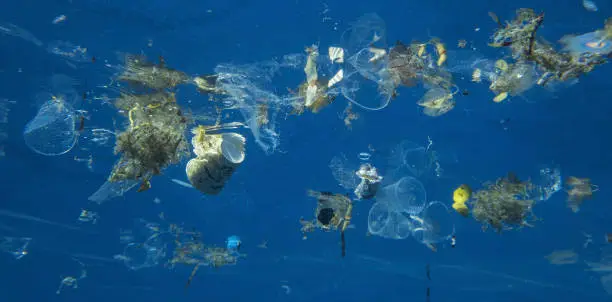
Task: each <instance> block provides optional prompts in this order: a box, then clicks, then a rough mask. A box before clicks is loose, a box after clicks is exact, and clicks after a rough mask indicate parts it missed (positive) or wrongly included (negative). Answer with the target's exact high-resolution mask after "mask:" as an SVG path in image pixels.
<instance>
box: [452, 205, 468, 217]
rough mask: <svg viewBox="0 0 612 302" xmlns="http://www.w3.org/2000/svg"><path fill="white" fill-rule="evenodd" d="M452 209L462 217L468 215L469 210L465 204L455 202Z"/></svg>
mask: <svg viewBox="0 0 612 302" xmlns="http://www.w3.org/2000/svg"><path fill="white" fill-rule="evenodd" d="M453 209H455V211H457V213H459V214H461V216H463V217H467V216H468V215H469V214H470V209H469V208H468V207H467V206H466V205H465V203H460V202H455V203H453Z"/></svg>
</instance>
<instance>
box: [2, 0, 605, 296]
mask: <svg viewBox="0 0 612 302" xmlns="http://www.w3.org/2000/svg"><path fill="white" fill-rule="evenodd" d="M599 2H600V3H598V6H599V11H598V12H596V13H593V12H588V11H586V10H584V9H583V8H582V6H581V3H580V1H552V0H546V1H536V2H534V1H524V0H518V1H508V2H506V3H503V4H502V3H496V2H492V1H487V2H483V1H473V0H470V1H343V2H333V3H332V2H328V3H326V4H324V3H323V2H317V1H299V0H294V1H263V2H261V1H259V2H258V1H248V0H241V1H234V0H229V1H221V2H205V1H178V2H170V1H158V0H154V1H138V0H137V1H130V2H126V1H115V0H100V1H59V0H57V1H22V2H18V1H11V3H8V2H7V3H5V4H4V6H3V9H2V10H0V22H2V23H1V24H6V23H12V24H15V25H18V26H19V27H21V28H24V29H27V30H28V31H29V32H31V33H32V34H33V35H35V36H36V37H37V38H38V39H40V40H41V41H42V42H43V43H44V44H45V45H43V46H37V45H36V44H35V43H32V42H28V41H25V40H24V39H20V38H19V37H14V36H10V35H1V34H0V43H1V45H2V47H0V58H1V59H0V98H4V99H8V100H12V101H15V102H16V103H15V104H12V105H11V111H10V115H9V123H8V124H7V133H8V136H9V138H8V140H7V141H6V142H5V143H4V144H5V147H4V150H5V152H6V156H5V157H2V158H0V171H1V172H0V192H1V193H0V194H2V195H0V196H1V197H0V206H1V209H2V210H6V211H11V212H12V213H27V215H31V216H34V217H39V218H42V219H46V220H49V221H53V222H55V223H60V224H64V225H70V226H78V227H79V228H80V230H79V231H74V230H71V229H67V228H64V227H61V226H57V225H50V224H45V223H41V222H40V221H38V222H36V221H32V220H28V219H19V218H15V217H8V216H0V224H1V225H2V226H3V228H1V229H0V235H2V236H17V237H23V236H25V237H31V238H33V239H32V242H31V245H30V247H29V248H30V252H29V254H28V255H27V256H25V257H23V258H22V259H20V260H15V259H14V258H12V257H11V256H10V255H9V254H1V255H0V268H1V269H0V301H7V302H13V301H85V300H87V301H92V302H95V301H111V300H113V301H192V300H198V301H221V300H225V301H247V300H248V301H251V300H252V301H315V300H316V301H426V299H427V297H426V290H427V288H428V287H429V288H430V297H429V301H432V302H434V301H474V302H476V301H559V302H565V301H609V300H610V296H609V295H608V294H607V293H606V291H605V290H604V289H603V287H602V284H601V282H600V280H599V279H600V277H601V275H600V274H598V273H596V272H591V271H585V269H587V268H588V266H587V265H586V264H585V263H584V261H590V262H597V261H599V257H600V256H599V255H600V249H601V248H602V247H604V245H605V244H606V243H605V241H604V234H606V232H609V231H610V230H612V220H611V219H610V211H612V205H610V204H609V203H608V202H607V200H609V199H610V197H611V196H610V193H609V191H608V190H607V189H608V186H607V184H609V183H610V181H612V179H611V178H610V176H609V173H608V171H609V169H610V168H612V161H611V160H612V153H611V152H610V151H609V150H610V144H609V143H608V138H609V129H610V121H611V117H612V105H611V104H610V102H609V100H610V97H611V95H612V88H610V85H609V83H610V82H609V77H610V74H611V72H612V69H611V67H610V66H609V65H604V66H600V67H598V68H596V70H595V71H593V72H592V73H590V74H588V75H586V76H584V77H582V78H580V81H579V83H577V84H575V85H572V86H569V87H565V88H560V89H558V90H557V91H546V90H544V89H540V88H535V89H533V90H530V91H529V92H527V93H526V94H525V95H524V98H513V99H512V100H511V101H510V102H507V103H503V104H495V103H493V102H491V97H492V95H491V93H490V92H489V91H487V87H486V85H475V84H472V83H467V84H464V86H462V88H466V89H468V90H469V91H470V95H469V96H457V97H456V99H457V107H456V108H455V109H454V110H452V111H451V112H449V113H448V114H446V115H443V116H441V117H438V118H431V117H428V116H425V115H423V114H422V113H421V111H420V109H419V108H418V106H416V104H415V102H416V101H417V100H418V99H419V97H420V95H422V93H423V90H422V89H420V88H415V89H414V90H410V89H405V88H404V89H403V90H400V96H398V98H397V99H396V100H394V101H393V102H392V103H391V105H390V106H389V107H388V108H386V109H385V110H382V111H379V112H363V111H359V114H360V115H361V118H360V119H359V120H357V121H355V122H354V123H353V128H352V130H350V131H349V130H347V129H346V128H345V127H344V125H343V122H342V120H341V119H339V118H338V114H339V113H341V112H342V110H344V108H345V106H346V101H345V100H343V99H339V100H337V101H336V102H334V103H333V104H332V105H331V106H329V107H328V108H325V109H324V110H323V111H322V112H321V113H320V114H318V115H312V114H305V115H302V116H299V117H295V116H293V117H289V118H288V119H287V120H284V119H280V120H279V128H280V138H281V150H279V151H280V152H276V153H275V154H273V155H270V156H267V155H265V154H264V153H263V152H262V150H261V149H260V148H259V147H258V146H257V145H256V144H248V142H249V141H252V138H251V137H250V136H249V135H250V133H249V132H245V133H244V134H245V135H247V151H246V152H247V159H246V161H245V162H244V164H243V165H242V166H241V167H239V169H238V170H237V172H236V173H235V174H234V175H233V176H232V178H231V180H230V181H229V182H228V184H227V185H226V187H225V189H224V191H223V193H222V194H221V195H219V196H214V197H203V196H202V194H201V193H199V192H197V191H195V190H193V189H188V188H184V187H181V186H178V185H176V184H174V183H172V182H171V181H170V179H172V178H178V179H183V180H184V179H185V177H184V170H183V168H182V167H179V166H177V167H171V168H169V169H167V170H166V171H164V173H163V175H162V176H159V177H157V178H154V180H153V181H152V185H153V187H152V188H151V189H150V190H148V191H146V192H142V193H136V192H134V191H132V192H128V193H127V194H126V195H125V196H124V197H121V198H117V199H113V200H110V201H107V202H105V203H104V204H102V205H99V206H98V205H95V204H90V203H89V202H88V200H87V197H88V196H90V195H91V193H92V192H94V191H95V190H96V189H97V188H98V187H99V186H100V185H101V184H102V183H103V182H104V180H105V179H106V177H107V175H108V173H109V171H110V169H111V167H112V165H113V163H114V162H115V160H116V158H117V157H116V156H115V155H113V153H112V147H105V148H99V149H96V150H94V151H92V155H93V158H94V163H93V172H92V171H89V170H88V169H87V167H86V165H85V163H82V162H77V161H75V160H74V156H83V155H82V154H83V153H78V152H81V151H78V148H75V150H73V151H74V152H71V153H68V154H65V155H63V156H58V157H45V156H42V155H39V154H36V153H34V152H32V151H31V150H29V149H28V148H27V146H26V145H25V144H24V141H23V138H22V132H23V128H24V126H25V124H26V123H27V122H28V121H29V120H30V119H31V118H32V117H33V116H34V115H35V114H36V111H37V109H38V107H39V106H40V105H41V104H42V101H41V100H40V98H37V97H36V95H37V94H38V93H40V92H45V88H43V87H42V86H43V85H44V83H46V82H47V80H48V78H49V77H50V76H51V75H53V74H66V75H68V76H70V77H72V78H74V79H77V80H78V81H79V83H80V85H79V86H78V87H79V90H80V91H83V92H84V91H91V92H92V93H94V95H100V94H101V93H102V92H103V90H101V89H99V88H97V86H102V85H105V84H107V83H108V82H109V78H110V77H111V76H113V72H112V70H110V69H109V68H106V67H105V66H104V64H105V63H109V64H113V65H116V64H119V63H120V60H119V58H120V57H119V54H120V53H141V52H143V53H144V54H146V55H148V56H149V57H150V58H153V59H154V58H157V56H159V55H162V56H163V57H164V58H165V60H166V62H167V63H168V64H169V65H170V66H171V67H173V68H176V69H179V70H182V71H185V72H186V73H188V74H190V75H195V74H206V73H211V72H212V70H213V69H214V67H215V66H216V65H217V64H218V63H224V62H231V63H237V64H241V63H251V62H257V61H262V60H269V59H271V58H273V57H279V56H282V55H284V54H289V53H297V52H301V51H302V50H303V48H304V47H305V46H308V45H311V44H313V43H318V42H320V44H321V45H330V44H333V43H337V42H338V41H339V39H340V35H341V33H342V32H343V31H344V30H345V29H347V28H348V26H349V23H350V22H351V21H353V20H356V19H357V18H358V17H359V16H361V15H363V14H365V13H369V12H376V13H378V14H379V15H380V16H381V17H382V18H383V19H384V20H385V22H386V25H387V38H388V41H389V43H392V42H393V41H395V40H402V41H405V42H410V41H411V40H421V41H424V40H427V39H429V38H430V37H431V36H436V37H439V38H441V39H442V40H443V41H447V43H448V44H449V45H453V44H454V43H455V42H456V41H457V40H459V39H465V40H467V41H470V42H473V43H474V45H475V46H476V47H477V48H478V49H479V51H480V52H481V53H482V54H483V55H486V56H490V57H492V58H495V57H497V56H498V55H499V54H500V52H499V50H496V49H492V48H488V47H487V46H486V42H487V38H488V35H489V34H490V33H492V32H493V31H494V29H495V26H496V25H495V24H494V23H493V22H492V21H491V20H490V18H489V16H488V15H487V12H488V11H493V12H496V13H497V14H498V16H499V17H500V18H501V19H502V20H506V19H511V18H512V17H513V16H514V11H515V9H517V8H520V7H531V8H534V9H535V10H536V11H545V12H546V21H545V26H544V27H543V28H542V29H541V30H540V31H539V32H538V34H539V35H542V36H545V37H547V39H548V40H550V41H556V40H558V39H559V38H560V37H561V36H563V35H564V34H568V33H584V32H589V31H592V30H595V29H597V28H601V27H602V24H603V21H604V20H605V18H606V17H607V16H608V15H609V13H610V12H611V11H612V3H610V2H606V1H599ZM326 7H327V8H328V9H329V11H328V12H326V13H324V14H323V11H324V10H325V8H326ZM61 14H64V15H66V16H67V19H66V20H65V21H64V22H62V23H59V24H56V25H53V24H51V21H52V20H53V19H54V18H55V17H56V16H58V15H61ZM324 17H329V18H331V20H325V21H323V18H324ZM475 28H480V30H479V31H475V30H474V29H475ZM57 40H61V41H70V42H71V43H72V44H74V45H81V46H82V47H87V52H88V53H89V54H90V55H93V56H95V57H96V61H95V62H93V63H91V62H71V64H74V66H69V64H67V63H66V61H65V59H63V58H61V57H58V56H56V55H53V54H51V53H49V52H47V50H46V44H47V43H50V42H52V41H57ZM149 41H152V46H151V47H148V46H147V44H148V43H149ZM73 67H76V69H75V68H73ZM108 93H109V95H110V94H112V93H113V92H108ZM178 102H179V104H181V105H183V106H188V107H192V108H204V106H205V104H206V103H207V102H208V100H207V97H205V96H199V95H197V94H196V93H195V92H194V91H193V89H192V87H186V88H181V89H180V90H179V93H178ZM82 108H83V109H86V110H89V111H90V112H91V114H92V120H91V121H90V122H89V123H95V125H96V126H97V127H104V128H108V129H112V127H113V123H112V119H116V120H118V121H119V122H118V125H121V123H122V122H123V120H122V119H123V117H121V116H119V115H117V114H116V113H115V112H114V110H113V109H112V108H111V107H109V106H106V107H104V106H101V105H99V104H98V105H93V104H89V103H87V102H85V103H83V104H82ZM504 119H509V120H508V123H507V124H505V125H501V124H500V120H504ZM504 126H505V127H507V129H506V130H505V129H504ZM427 137H430V138H432V139H433V140H434V143H435V148H437V150H438V151H439V152H441V153H442V154H444V155H445V156H446V157H447V158H452V159H453V160H451V161H450V162H451V163H449V164H448V166H446V167H444V168H445V175H446V177H444V178H441V179H439V180H437V181H430V182H427V183H426V184H425V185H426V188H427V192H428V198H429V199H430V200H440V201H443V202H448V203H449V205H450V202H451V201H450V199H451V194H452V190H453V189H454V188H456V187H457V186H458V185H459V184H461V183H467V184H469V185H470V186H472V187H474V188H477V187H479V185H480V184H481V183H482V182H483V181H485V180H492V179H496V178H497V177H500V176H503V175H505V174H506V173H507V172H508V171H514V172H516V173H517V174H518V175H519V176H521V177H524V178H526V177H528V176H530V175H535V174H536V173H537V170H538V167H539V166H540V165H548V164H555V165H558V166H559V167H561V169H562V171H563V174H564V175H565V176H569V175H575V176H579V177H588V178H590V179H591V180H592V182H593V183H594V184H597V185H598V186H599V188H600V190H599V191H598V192H596V195H595V197H594V199H593V200H588V201H586V202H585V204H584V205H583V206H582V207H581V210H580V212H578V213H576V214H574V213H572V212H571V211H570V210H569V209H568V208H567V207H566V205H565V198H566V194H565V193H563V192H559V193H557V194H555V195H554V196H553V197H552V198H551V199H550V200H548V201H546V202H543V203H539V204H538V205H537V206H536V207H535V209H534V212H535V213H536V215H537V216H538V217H539V218H541V221H538V222H536V223H535V227H534V228H526V229H522V230H514V231H509V232H504V233H502V234H501V235H499V234H496V233H495V232H492V231H490V230H489V231H488V232H482V231H481V226H480V225H479V224H478V223H477V222H476V221H474V220H473V219H468V218H463V217H461V216H459V215H455V214H454V213H453V214H454V215H452V216H451V217H452V219H453V220H454V223H455V226H456V237H457V246H456V247H455V248H451V247H450V244H449V243H448V242H444V243H442V244H441V245H440V246H439V248H438V251H437V252H436V253H433V252H432V251H430V250H429V249H427V248H426V247H425V246H424V245H422V244H420V243H418V242H416V241H415V240H412V239H410V238H409V239H406V240H399V241H394V240H389V239H383V238H379V237H375V236H370V237H368V236H365V233H366V231H367V213H368V209H369V205H370V202H367V201H365V202H360V203H358V204H357V205H356V209H355V212H354V215H353V224H354V225H355V229H349V230H348V231H347V233H346V241H347V256H346V257H345V258H341V257H340V247H339V243H338V241H339V240H338V239H339V238H338V237H339V236H338V234H336V233H323V232H317V233H314V234H310V235H309V238H308V240H302V234H301V233H300V224H299V222H298V220H299V218H300V217H302V216H304V217H308V218H310V215H312V213H313V205H314V199H312V198H310V197H308V196H307V195H306V190H307V189H314V190H320V191H334V192H340V193H344V191H343V189H342V188H340V187H339V186H338V185H337V182H336V181H335V180H334V178H333V176H332V174H331V172H330V170H329V168H328V165H329V162H330V160H331V158H332V157H333V156H336V155H338V154H339V153H341V152H344V153H346V154H347V155H348V156H349V157H350V158H352V159H353V160H354V161H355V162H357V154H358V153H359V152H364V151H367V150H368V145H372V146H373V147H374V148H375V149H377V150H384V149H386V148H387V149H388V148H389V147H391V146H393V145H394V144H396V143H398V142H399V141H402V140H410V141H414V142H419V143H422V144H423V145H425V144H426V143H427ZM77 153H78V154H77ZM381 153H382V152H381ZM376 156H378V155H377V152H373V158H374V159H376ZM380 156H382V155H380ZM155 198H159V199H160V200H161V203H159V204H156V203H154V202H153V200H154V199H155ZM82 208H88V209H93V210H95V211H97V212H98V213H99V215H100V219H99V221H98V223H97V224H95V225H87V224H85V225H83V224H81V225H79V224H77V217H78V215H79V213H80V211H81V209H82ZM160 212H163V213H164V216H165V218H166V220H167V221H168V222H169V223H177V224H182V225H184V226H185V228H196V229H198V230H199V231H201V232H202V233H203V240H204V242H206V243H211V244H223V242H224V240H225V239H226V238H227V237H228V236H230V235H239V236H240V238H241V239H242V249H241V252H243V253H245V254H247V256H246V258H244V259H241V260H240V261H239V262H238V264H237V265H235V266H227V267H221V268H217V269H214V268H210V267H203V268H200V270H199V272H198V274H197V275H196V277H195V278H194V280H193V282H192V284H191V286H190V287H189V288H188V289H185V282H186V280H187V278H188V276H189V274H190V272H191V269H192V267H189V266H182V265H178V266H177V267H176V268H174V269H171V270H169V269H166V268H164V266H163V263H160V265H159V266H157V267H154V268H147V269H142V270H137V271H130V270H128V269H127V268H126V267H125V266H123V265H122V264H121V263H120V262H114V261H112V256H113V255H115V254H119V253H121V252H122V251H123V245H122V244H120V243H119V230H120V229H129V228H132V227H133V220H134V219H135V218H143V219H146V220H148V221H160V219H159V218H158V214H159V213H160ZM583 232H584V233H588V234H591V235H592V236H593V243H592V244H591V245H589V246H588V247H587V248H584V247H583V243H584V240H585V236H584V235H583ZM263 241H267V242H268V248H267V249H261V248H258V247H257V245H258V244H260V243H261V242H263ZM563 249H573V250H574V251H575V252H576V253H577V254H578V255H579V257H580V259H579V260H578V262H576V263H575V264H571V265H563V266H555V265H551V264H549V263H548V261H547V260H546V259H545V258H544V256H546V255H548V254H550V253H551V252H552V251H553V250H563ZM168 253H170V251H169V252H168ZM79 255H85V256H83V257H81V258H79ZM73 257H77V258H79V259H81V261H82V262H83V263H84V264H85V265H86V268H87V274H88V276H87V278H85V279H82V280H80V281H79V286H78V289H76V290H72V289H65V290H64V291H63V292H62V293H61V294H60V295H56V293H55V292H56V290H57V287H58V285H59V284H60V280H61V277H65V276H67V275H78V274H79V272H80V269H81V267H80V266H79V264H78V263H77V262H75V261H74V260H72V258H73ZM94 257H99V258H102V260H99V259H98V260H96V259H93V258H94ZM428 265H429V267H430V277H431V280H429V279H428V278H427V276H426V267H427V266H428ZM283 286H287V287H283ZM287 288H290V291H288V290H287Z"/></svg>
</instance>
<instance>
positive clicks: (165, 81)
mask: <svg viewBox="0 0 612 302" xmlns="http://www.w3.org/2000/svg"><path fill="white" fill-rule="evenodd" d="M118 80H120V81H124V82H127V83H128V84H130V85H131V86H133V87H146V88H150V89H155V90H162V89H168V88H175V87H176V86H178V85H181V84H187V83H189V81H190V80H191V79H190V77H189V76H188V75H187V74H185V73H184V72H182V71H178V70H174V69H170V68H168V67H166V64H165V62H164V60H163V58H161V57H160V62H159V64H153V63H151V62H149V61H148V60H147V59H146V58H145V57H144V56H137V55H127V56H126V57H125V68H124V70H123V72H122V73H121V75H119V77H118Z"/></svg>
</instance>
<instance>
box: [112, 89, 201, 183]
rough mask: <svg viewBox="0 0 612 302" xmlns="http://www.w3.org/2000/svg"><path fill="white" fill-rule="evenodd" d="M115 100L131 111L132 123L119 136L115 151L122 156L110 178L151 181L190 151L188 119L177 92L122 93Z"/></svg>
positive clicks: (113, 179) (128, 111)
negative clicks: (186, 137) (178, 100)
mask: <svg viewBox="0 0 612 302" xmlns="http://www.w3.org/2000/svg"><path fill="white" fill-rule="evenodd" d="M115 103H116V106H117V107H118V108H119V109H122V110H123V111H124V112H126V111H127V116H128V118H129V121H130V125H129V126H128V128H127V129H126V130H125V131H123V132H121V133H120V134H119V135H118V136H117V143H116V146H115V153H116V154H121V158H120V160H119V162H118V163H117V164H116V165H115V167H114V168H113V171H112V173H111V175H110V177H109V180H110V181H121V180H143V181H148V179H149V178H150V177H151V176H153V175H158V174H160V173H161V171H162V170H163V169H164V168H165V167H167V166H169V165H172V164H176V163H178V162H180V160H181V159H182V158H183V157H184V156H186V155H187V154H188V152H189V151H188V150H189V149H188V147H189V144H188V142H187V140H186V139H185V134H184V133H185V129H186V127H187V118H186V117H185V116H183V114H182V112H181V109H180V107H179V106H178V105H177V104H176V100H175V98H174V94H172V93H168V92H158V93H155V94H147V95H128V94H122V96H121V97H120V98H119V99H118V100H117V101H116V102H115ZM130 107H131V108H130ZM127 108H130V109H129V110H125V109H127Z"/></svg>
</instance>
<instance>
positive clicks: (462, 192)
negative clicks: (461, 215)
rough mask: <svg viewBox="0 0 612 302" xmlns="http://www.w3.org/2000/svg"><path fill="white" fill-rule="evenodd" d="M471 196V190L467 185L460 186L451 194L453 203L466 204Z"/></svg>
mask: <svg viewBox="0 0 612 302" xmlns="http://www.w3.org/2000/svg"><path fill="white" fill-rule="evenodd" d="M471 195H472V189H470V187H469V186H468V185H460V186H459V187H458V188H457V189H455V191H454V192H453V202H455V203H466V202H467V201H468V200H469V199H470V196H471Z"/></svg>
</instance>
